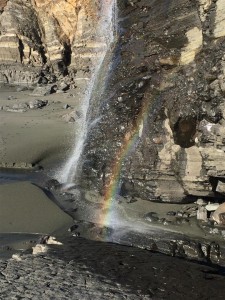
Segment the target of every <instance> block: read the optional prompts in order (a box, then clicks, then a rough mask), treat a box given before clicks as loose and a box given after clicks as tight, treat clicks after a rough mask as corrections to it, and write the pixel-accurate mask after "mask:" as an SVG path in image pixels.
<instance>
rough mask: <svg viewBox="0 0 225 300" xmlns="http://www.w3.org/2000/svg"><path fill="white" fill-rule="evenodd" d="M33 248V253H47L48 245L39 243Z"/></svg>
mask: <svg viewBox="0 0 225 300" xmlns="http://www.w3.org/2000/svg"><path fill="white" fill-rule="evenodd" d="M32 249H33V252H32V253H33V255H36V254H40V253H46V252H47V247H46V246H45V245H41V244H37V245H36V246H35V247H32Z"/></svg>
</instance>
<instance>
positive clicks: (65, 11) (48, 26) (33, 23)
mask: <svg viewBox="0 0 225 300" xmlns="http://www.w3.org/2000/svg"><path fill="white" fill-rule="evenodd" d="M107 3H108V1H106V2H105V3H102V2H101V1H91V0H85V1H80V0H70V1H64V0H56V1H52V0H28V1H23V0H13V1H12V0H8V1H6V0H5V1H1V2H0V12H1V15H0V64H1V67H0V81H3V82H7V83H13V84H14V83H15V84H21V83H22V84H32V83H37V82H38V81H40V78H41V77H47V79H48V80H49V78H48V77H49V73H50V74H55V76H56V77H59V75H63V76H66V75H69V77H70V80H71V81H72V82H74V81H75V77H76V73H77V72H78V71H79V70H84V71H90V70H91V68H92V59H93V58H94V57H95V56H96V55H99V53H101V50H102V48H103V47H105V41H104V40H103V39H102V37H101V35H100V34H98V39H96V33H97V32H98V28H97V24H98V22H97V21H98V18H99V16H100V15H103V16H104V13H105V10H106V9H107ZM107 26H108V25H107V20H106V27H107ZM102 32H103V33H104V30H103V31H102ZM22 73H23V75H22ZM50 80H51V81H52V80H53V79H52V78H51V79H50Z"/></svg>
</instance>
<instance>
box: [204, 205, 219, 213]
mask: <svg viewBox="0 0 225 300" xmlns="http://www.w3.org/2000/svg"><path fill="white" fill-rule="evenodd" d="M219 206H220V205H219V203H209V204H207V205H206V207H205V208H206V210H207V211H215V210H217V208H218V207H219Z"/></svg>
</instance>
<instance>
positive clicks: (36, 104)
mask: <svg viewBox="0 0 225 300" xmlns="http://www.w3.org/2000/svg"><path fill="white" fill-rule="evenodd" d="M28 105H29V108H30V109H39V108H43V107H45V106H46V105H48V100H40V99H35V100H31V101H30V102H29V104H28Z"/></svg>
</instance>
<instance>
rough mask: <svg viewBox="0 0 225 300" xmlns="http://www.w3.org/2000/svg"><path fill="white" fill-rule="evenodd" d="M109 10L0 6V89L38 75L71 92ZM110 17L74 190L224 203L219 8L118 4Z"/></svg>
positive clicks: (224, 29) (134, 0)
mask: <svg viewBox="0 0 225 300" xmlns="http://www.w3.org/2000/svg"><path fill="white" fill-rule="evenodd" d="M110 1H111V0H107V1H106V0H105V1H104V3H103V1H100V0H99V1H93V0H87V1H85V0H82V1H81V0H68V1H64V0H55V1H52V0H51V1H50V0H28V1H22V0H12V1H11V0H8V1H7V0H2V1H0V11H1V15H0V33H1V35H0V80H1V81H5V82H9V83H28V84H30V83H36V82H38V81H39V80H40V76H43V74H44V76H47V75H46V73H48V80H49V82H51V81H53V80H56V79H54V78H58V79H60V78H64V77H65V76H67V78H68V80H69V81H70V84H71V86H73V84H75V83H76V78H77V76H79V71H84V72H87V74H88V73H90V72H91V70H92V66H93V62H94V61H95V59H96V57H98V55H100V54H101V51H102V49H103V48H104V47H105V44H106V42H107V41H106V33H107V30H108V29H109V27H108V26H109V24H107V19H105V22H103V23H102V24H105V26H102V27H101V28H98V27H97V24H98V20H99V18H100V17H101V18H102V16H103V19H104V14H105V15H107V13H106V10H107V7H108V4H109V2H110ZM178 2H179V3H178ZM118 10H119V16H118V28H119V29H118V41H117V45H116V47H115V51H114V57H113V62H112V65H111V69H110V73H109V77H108V79H107V86H106V89H105V91H104V95H103V96H102V97H101V99H99V97H98V101H95V99H92V100H93V106H92V107H91V111H92V113H93V115H92V118H93V119H94V118H96V117H101V118H100V120H99V122H97V123H95V126H92V127H91V128H90V131H89V134H88V139H87V143H86V146H85V149H84V152H83V157H82V161H83V162H84V163H83V165H82V170H81V171H82V172H81V177H80V181H81V185H82V186H83V187H84V188H85V189H87V188H88V189H97V190H98V191H99V192H100V193H101V194H103V195H104V194H105V191H106V190H107V189H109V188H110V185H112V181H118V180H119V179H120V180H119V181H120V193H121V195H123V196H127V197H128V196H129V197H133V198H135V197H140V198H143V199H148V200H157V201H167V202H171V201H172V202H182V201H192V200H193V199H195V198H196V197H199V196H200V197H224V195H225V183H224V182H225V160H224V151H225V129H224V125H225V121H224V116H225V101H224V97H225V17H224V16H225V3H224V1H223V0H179V1H177V0H118ZM104 68H106V66H104ZM40 74H42V75H40ZM53 74H54V76H55V77H54V76H53ZM102 74H105V69H104V70H103V72H102ZM51 76H52V77H51ZM87 76H88V75H87ZM103 77H104V76H103ZM101 80H103V81H106V79H105V78H102V77H101Z"/></svg>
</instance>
